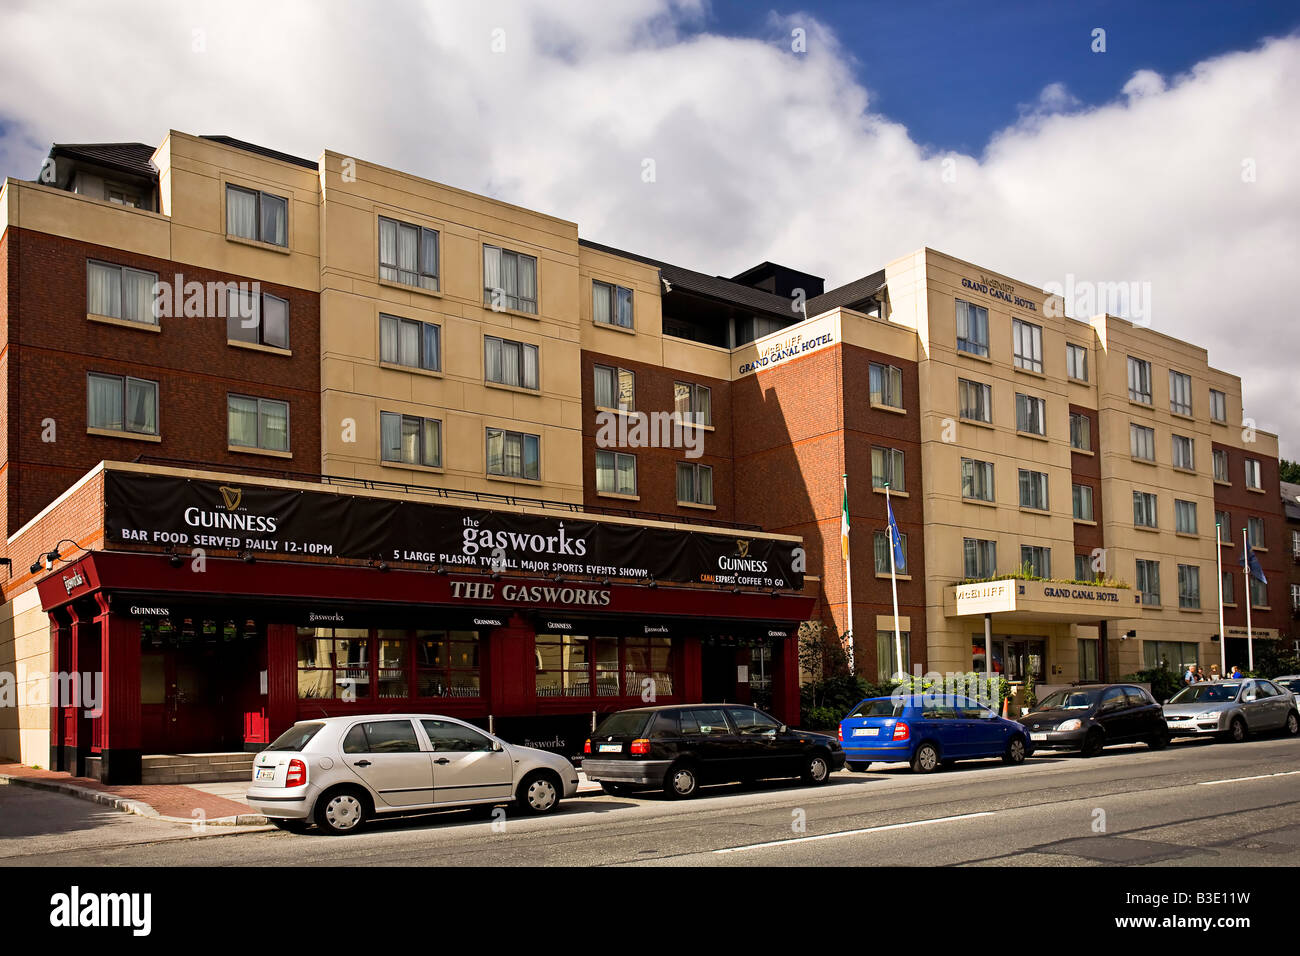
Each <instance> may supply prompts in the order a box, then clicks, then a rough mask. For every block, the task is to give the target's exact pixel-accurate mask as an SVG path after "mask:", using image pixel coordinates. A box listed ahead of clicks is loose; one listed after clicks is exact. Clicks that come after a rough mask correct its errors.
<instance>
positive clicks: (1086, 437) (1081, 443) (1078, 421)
mask: <svg viewBox="0 0 1300 956" xmlns="http://www.w3.org/2000/svg"><path fill="white" fill-rule="evenodd" d="M1070 447H1071V448H1077V449H1079V450H1080V451H1092V419H1090V418H1089V417H1088V416H1087V415H1078V414H1075V413H1074V412H1071V413H1070Z"/></svg>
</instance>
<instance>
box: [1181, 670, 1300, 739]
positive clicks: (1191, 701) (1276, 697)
mask: <svg viewBox="0 0 1300 956" xmlns="http://www.w3.org/2000/svg"><path fill="white" fill-rule="evenodd" d="M1164 714H1165V724H1166V725H1167V726H1168V727H1169V735H1170V736H1171V737H1199V736H1204V735H1215V736H1222V737H1225V738H1226V739H1228V740H1232V741H1238V742H1240V741H1242V740H1245V739H1246V737H1247V736H1249V735H1250V734H1252V733H1259V732H1262V731H1268V730H1284V731H1286V733H1288V734H1290V735H1292V736H1295V735H1296V734H1297V733H1300V716H1298V715H1297V712H1296V702H1295V698H1294V697H1293V696H1292V695H1291V692H1290V691H1286V690H1282V689H1281V688H1280V687H1278V686H1277V685H1276V684H1274V683H1273V682H1272V681H1266V680H1257V679H1242V680H1227V681H1208V682H1203V683H1199V684H1192V685H1190V686H1188V687H1184V688H1183V689H1182V690H1180V691H1179V692H1178V693H1177V694H1175V695H1174V696H1173V697H1171V698H1169V702H1168V703H1167V704H1165V706H1164Z"/></svg>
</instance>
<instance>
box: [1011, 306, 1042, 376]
mask: <svg viewBox="0 0 1300 956" xmlns="http://www.w3.org/2000/svg"><path fill="white" fill-rule="evenodd" d="M1011 334H1012V337H1013V343H1014V346H1015V348H1014V356H1013V358H1014V360H1015V364H1016V368H1023V369H1027V370H1029V371H1031V372H1041V371H1042V370H1043V330H1042V328H1041V327H1039V326H1037V325H1034V324H1033V323H1032V322H1026V321H1025V320H1024V319H1012V320H1011Z"/></svg>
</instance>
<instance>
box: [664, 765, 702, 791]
mask: <svg viewBox="0 0 1300 956" xmlns="http://www.w3.org/2000/svg"><path fill="white" fill-rule="evenodd" d="M699 792H700V779H699V776H698V775H697V774H696V771H695V767H694V766H692V765H691V764H688V763H679V764H674V765H673V766H671V767H669V768H668V772H667V773H666V774H664V793H666V794H668V796H670V797H672V798H673V799H674V800H688V799H690V798H691V797H693V796H695V795H696V794H697V793H699Z"/></svg>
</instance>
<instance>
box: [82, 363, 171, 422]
mask: <svg viewBox="0 0 1300 956" xmlns="http://www.w3.org/2000/svg"><path fill="white" fill-rule="evenodd" d="M86 426H87V427H88V428H103V429H105V430H107V431H114V432H132V433H134V434H138V435H157V434H158V383H157V382H152V381H150V380H149V379H145V378H132V377H131V376H129V375H125V376H123V375H103V374H101V373H99V372H89V373H87V375H86Z"/></svg>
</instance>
